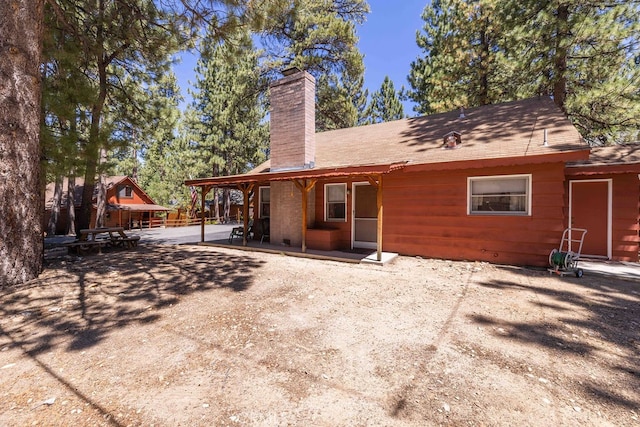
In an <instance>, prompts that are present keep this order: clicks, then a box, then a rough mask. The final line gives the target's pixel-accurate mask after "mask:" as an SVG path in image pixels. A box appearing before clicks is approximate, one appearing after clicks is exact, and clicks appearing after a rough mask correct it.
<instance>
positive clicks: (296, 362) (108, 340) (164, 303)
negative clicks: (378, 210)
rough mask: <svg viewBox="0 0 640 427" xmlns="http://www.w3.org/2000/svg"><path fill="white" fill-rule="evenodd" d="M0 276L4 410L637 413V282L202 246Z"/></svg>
mask: <svg viewBox="0 0 640 427" xmlns="http://www.w3.org/2000/svg"><path fill="white" fill-rule="evenodd" d="M47 264H48V265H47V267H46V270H45V271H44V273H43V274H42V275H41V277H40V278H39V279H38V280H36V281H34V282H32V283H29V284H27V285H24V286H19V287H14V288H8V289H2V290H0V298H1V301H2V303H1V305H0V425H2V426H31V425H48V426H71V425H73V426H289V425H291V426H430V425H456V426H458V425H470V426H515V425H518V426H524V425H535V426H562V425H566V426H576V425H580V426H614V425H615V426H639V425H640V332H639V331H640V284H639V283H636V282H630V281H623V280H617V279H611V278H605V277H602V276H595V275H587V274H585V276H584V277H583V278H582V279H576V278H575V277H572V276H567V277H565V278H560V277H557V276H555V275H554V276H550V275H549V273H548V272H546V271H545V270H535V269H523V268H515V267H502V266H495V265H491V264H486V263H472V262H447V261H442V260H427V259H420V258H409V257H399V258H398V259H396V260H395V261H394V262H393V263H391V264H388V265H385V266H374V265H359V264H345V263H338V262H332V261H319V260H310V259H303V258H293V257H289V256H285V255H278V254H264V253H248V252H242V251H238V250H231V249H221V248H211V247H200V246H159V245H156V246H151V245H141V247H139V248H138V249H136V250H133V251H121V252H117V253H105V254H102V255H95V256H87V257H82V258H78V257H75V256H66V255H65V256H60V257H53V258H51V259H50V260H49V261H48V262H47Z"/></svg>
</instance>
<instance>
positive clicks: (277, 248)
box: [185, 162, 406, 263]
mask: <svg viewBox="0 0 640 427" xmlns="http://www.w3.org/2000/svg"><path fill="white" fill-rule="evenodd" d="M405 164H406V163H405V162H401V163H390V164H378V165H367V166H348V167H339V168H326V169H296V170H289V171H276V172H271V171H268V170H269V169H266V170H264V171H263V170H253V171H251V172H249V173H247V174H242V175H232V176H224V177H211V178H200V179H193V180H187V181H185V185H188V186H193V187H196V188H199V189H200V191H199V192H198V193H199V197H200V206H201V209H200V212H201V215H204V211H205V209H204V207H205V198H206V196H207V194H208V193H209V192H210V191H211V190H212V189H213V188H230V189H237V190H240V191H241V192H242V194H243V209H242V212H243V224H242V225H243V230H248V229H249V225H250V218H249V203H250V199H251V196H252V194H253V193H254V192H255V190H256V189H257V188H258V187H259V186H261V185H270V184H271V183H277V182H289V183H293V185H294V186H295V188H297V189H298V191H299V197H300V199H299V200H300V212H301V215H300V218H299V227H300V231H301V236H302V238H301V244H300V245H299V247H298V246H297V245H285V244H283V243H282V242H269V243H268V244H265V242H262V243H260V241H251V240H249V239H248V237H249V236H247V234H246V233H244V234H243V235H242V241H241V242H240V241H239V242H238V243H239V244H237V245H233V247H235V248H238V247H239V246H241V247H243V248H247V249H248V250H261V251H269V252H277V253H282V252H287V253H291V254H293V255H298V256H303V254H306V256H309V257H325V258H341V259H354V260H356V261H355V262H360V260H362V259H363V258H371V259H370V261H372V262H377V263H383V262H385V260H388V259H390V258H391V257H392V255H391V254H384V253H383V240H382V230H383V219H384V206H383V188H384V184H383V182H384V180H383V177H384V175H385V174H388V173H389V172H392V171H394V170H398V169H401V168H403V167H404V166H405ZM356 178H357V179H360V180H366V181H367V182H368V183H369V184H370V185H371V186H372V187H373V188H375V189H376V196H377V197H376V212H377V218H376V219H377V224H376V249H375V252H374V254H373V255H372V256H368V255H367V254H366V253H364V254H363V253H360V251H351V252H349V251H347V252H345V251H318V250H314V249H309V248H308V246H307V234H308V233H307V232H308V230H309V227H308V223H309V221H308V220H309V215H310V213H309V209H308V205H309V193H310V192H311V191H312V190H313V189H314V187H315V185H316V183H318V182H319V181H320V180H331V179H341V180H347V179H356ZM254 203H255V201H254ZM254 212H257V210H256V209H254ZM311 215H313V212H312V213H311ZM290 219H292V220H294V219H295V218H290ZM200 243H201V244H214V245H220V246H231V245H229V242H228V241H215V242H205V232H204V221H202V225H201V239H200ZM352 249H353V248H352ZM331 252H338V253H334V254H332V253H331ZM347 254H348V255H347Z"/></svg>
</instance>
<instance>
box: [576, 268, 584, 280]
mask: <svg viewBox="0 0 640 427" xmlns="http://www.w3.org/2000/svg"><path fill="white" fill-rule="evenodd" d="M583 274H584V272H583V271H582V269H581V268H579V269H577V270H576V277H577V278H578V279H579V278H581V277H582V275H583Z"/></svg>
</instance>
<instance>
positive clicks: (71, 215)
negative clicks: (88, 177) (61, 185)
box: [67, 175, 76, 236]
mask: <svg viewBox="0 0 640 427" xmlns="http://www.w3.org/2000/svg"><path fill="white" fill-rule="evenodd" d="M75 234H76V177H75V175H71V176H70V177H69V180H68V183H67V235H70V236H72V235H75Z"/></svg>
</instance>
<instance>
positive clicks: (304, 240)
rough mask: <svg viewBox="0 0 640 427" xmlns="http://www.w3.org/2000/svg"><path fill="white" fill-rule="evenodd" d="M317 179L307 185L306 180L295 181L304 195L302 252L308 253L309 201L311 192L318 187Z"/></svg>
mask: <svg viewBox="0 0 640 427" xmlns="http://www.w3.org/2000/svg"><path fill="white" fill-rule="evenodd" d="M316 181H317V179H311V180H309V183H307V180H306V179H303V180H301V181H299V180H297V179H294V180H293V183H294V184H295V185H296V187H298V189H299V190H300V193H301V195H302V252H303V253H305V252H307V204H308V203H307V200H308V195H309V192H310V191H311V190H312V189H313V187H314V186H315V185H316Z"/></svg>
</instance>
